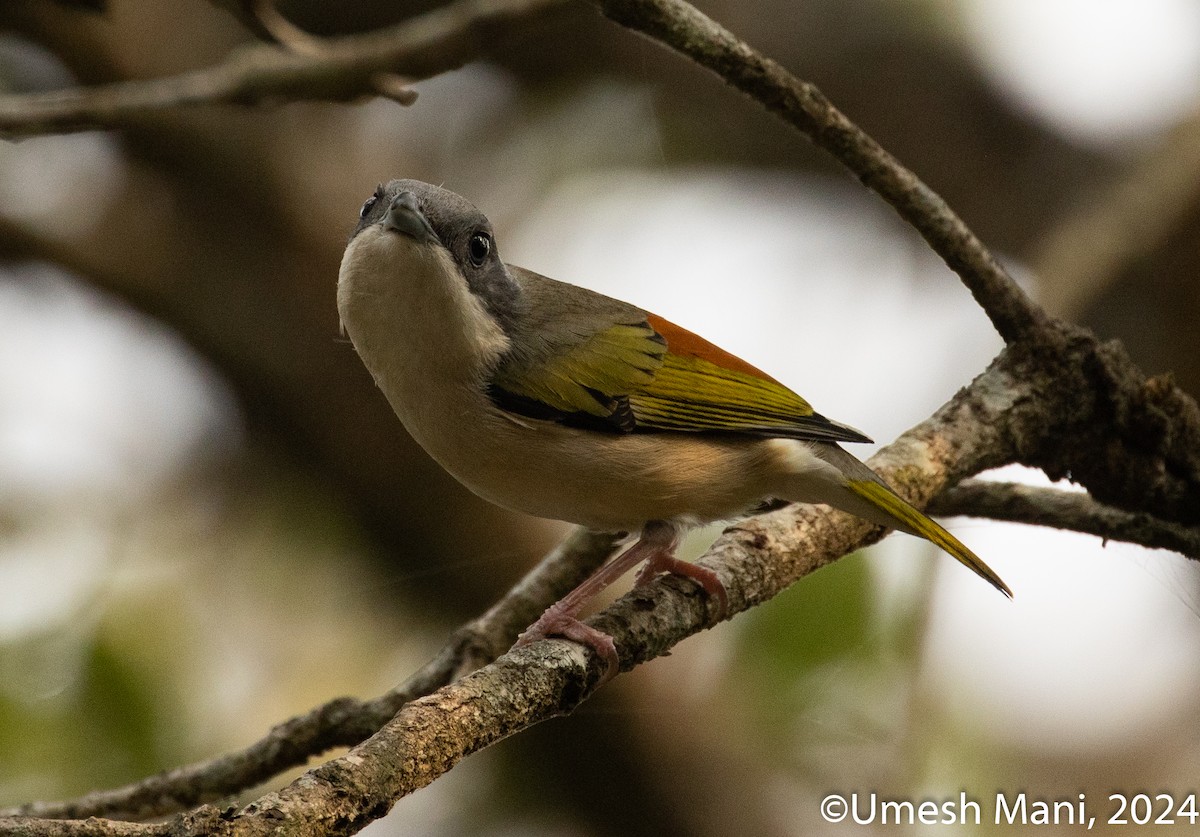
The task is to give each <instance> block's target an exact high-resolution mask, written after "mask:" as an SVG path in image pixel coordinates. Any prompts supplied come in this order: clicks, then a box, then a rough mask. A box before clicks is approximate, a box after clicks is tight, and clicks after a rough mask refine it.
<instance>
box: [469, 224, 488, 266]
mask: <svg viewBox="0 0 1200 837" xmlns="http://www.w3.org/2000/svg"><path fill="white" fill-rule="evenodd" d="M491 253H492V237H491V236H490V235H488V234H487V233H483V232H477V233H475V234H474V235H473V236H471V240H470V241H468V242H467V255H468V256H470V257H471V264H473V265H474V266H475V267H482V266H483V263H484V262H486V261H487V257H488V256H490V255H491Z"/></svg>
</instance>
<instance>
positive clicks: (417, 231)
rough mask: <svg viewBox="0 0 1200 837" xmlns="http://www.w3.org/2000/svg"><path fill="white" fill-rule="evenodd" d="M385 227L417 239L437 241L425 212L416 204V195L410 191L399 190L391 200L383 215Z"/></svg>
mask: <svg viewBox="0 0 1200 837" xmlns="http://www.w3.org/2000/svg"><path fill="white" fill-rule="evenodd" d="M383 226H384V228H385V229H389V230H395V231H396V232H399V233H404V234H405V235H408V236H412V237H413V238H415V239H416V240H417V241H426V240H431V241H437V233H435V232H434V231H433V227H431V226H429V221H428V220H427V219H426V218H425V214H424V213H423V212H421V209H420V207H419V206H417V196H416V195H414V194H413V193H412V192H401V193H400V194H398V195H396V197H395V198H394V199H393V200H392V205H391V206H390V207H388V211H387V214H386V215H384V216H383Z"/></svg>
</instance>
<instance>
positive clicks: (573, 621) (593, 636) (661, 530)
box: [513, 520, 724, 679]
mask: <svg viewBox="0 0 1200 837" xmlns="http://www.w3.org/2000/svg"><path fill="white" fill-rule="evenodd" d="M678 543H679V532H678V531H677V530H676V528H675V527H674V526H672V525H671V524H669V523H664V522H662V521H659V520H652V521H650V522H649V523H647V524H646V525H645V526H644V527H642V534H641V537H639V538H638V539H637V542H636V543H635V544H634V545H633V546H631V547H629V549H627V550H625V551H624V552H622V553H621V554H620V555H618V556H617V557H616V558H614V559H613V560H612V561H610V562H608V563H607V564H605V565H604V566H603V567H601V568H600V569H598V570H597V571H596V572H595V573H593V574H592V575H591V577H589V578H588V579H587V580H586V581H584V582H583V583H582V584H580V585H579V586H578V587H576V588H575V589H574V590H572V591H571V592H570V593H568V594H567V595H565V596H563V598H562V599H560V600H559V601H557V602H555V603H554V604H552V605H550V607H548V608H546V612H545V613H543V614H542V615H541V617H540V618H539V619H538V620H537V621H536V622H534V623H533V624H532V625H530V626H529V627H528V628H526V629H525V631H524V632H522V634H521V635H520V636H519V637H517V642H516V645H514V646H513V647H514V648H516V647H519V646H521V645H528V644H529V643H531V642H536V641H537V640H539V639H544V638H545V637H547V636H562V637H566V638H567V639H570V640H574V641H575V642H579V643H582V644H584V645H587V646H590V647H591V648H594V649H595V651H596V653H597V654H599V655H600V656H601V657H603V658H604V659H605V660H607V661H608V674H607V675H606V677H605V679H607V678H609V677H612V676H613V675H614V674H616V673H617V667H618V664H619V659H618V657H617V647H616V646H615V645H614V644H613V640H612V637H610V636H609V635H608V634H606V633H604V632H603V631H598V630H596V629H595V628H592V627H590V626H588V625H585V624H583V623H582V622H580V621H579V619H578V616H579V611H580V610H582V609H583V606H584V605H585V604H587V603H588V602H589V601H590V600H591V599H592V598H594V597H595V596H597V595H599V594H600V593H601V592H602V591H603V590H604V589H605V588H606V587H608V586H609V585H610V584H612V583H613V582H614V581H616V580H617V579H618V578H620V577H621V576H623V575H625V573H627V572H629V571H630V570H631V569H633V568H634V567H636V566H637V565H638V564H640V563H641V562H642V561H647V560H648V561H650V562H651V563H653V564H655V565H656V566H659V565H661V561H662V559H660V558H659V556H665V557H666V560H667V561H668V562H670V561H674V560H675V558H674V552H675V546H676V544H678ZM679 563H682V564H686V565H687V566H688V567H692V568H693V569H699V568H696V567H694V565H692V564H688V563H687V562H686V561H681V562H679ZM664 569H667V570H670V571H672V572H674V571H675V570H673V569H671V568H670V567H668V566H662V569H659V570H656V572H662V571H663V570H664ZM706 572H707V571H706ZM683 574H687V573H686V572H685V573H683ZM690 577H693V576H691V575H689V578H690ZM638 579H639V582H640V580H641V575H640V574H639V576H638ZM714 579H715V576H714ZM700 583H701V584H704V582H703V581H701V582H700ZM716 583H717V585H718V586H719V585H720V582H719V581H718V582H716ZM704 586H705V589H706V590H707V589H708V585H704ZM721 593H722V594H724V588H721Z"/></svg>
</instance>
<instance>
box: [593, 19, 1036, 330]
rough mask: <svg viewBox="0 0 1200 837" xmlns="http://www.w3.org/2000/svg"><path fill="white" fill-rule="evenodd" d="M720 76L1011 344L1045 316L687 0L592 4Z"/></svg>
mask: <svg viewBox="0 0 1200 837" xmlns="http://www.w3.org/2000/svg"><path fill="white" fill-rule="evenodd" d="M590 2H592V3H593V4H594V5H596V6H598V7H599V8H600V10H601V11H602V12H603V13H604V14H605V15H606V16H607V17H609V18H610V19H612V20H613V21H615V22H616V23H619V24H621V25H622V26H625V27H628V28H629V29H633V30H636V31H638V32H642V33H643V34H645V35H648V36H649V37H650V38H651V39H653V40H656V41H659V42H661V43H663V44H665V45H666V46H669V47H671V48H672V49H674V50H676V51H677V52H680V53H682V54H683V55H685V56H687V57H688V58H690V59H692V60H693V61H695V62H696V63H697V64H699V65H701V66H702V67H706V68H707V69H709V70H711V71H712V72H714V73H716V74H717V75H718V76H720V77H721V78H722V79H724V80H725V81H726V82H727V83H728V84H730V85H732V86H733V87H735V88H737V89H738V90H740V91H741V92H742V93H745V94H746V95H747V96H749V97H750V98H751V99H754V100H755V101H757V102H758V103H760V104H761V105H763V107H765V108H767V110H769V111H770V112H771V113H774V114H775V115H776V116H778V117H779V118H780V119H782V120H784V121H785V122H787V123H788V124H789V125H791V126H793V127H794V128H796V129H798V130H799V131H801V132H802V133H803V134H804V135H805V136H807V137H808V138H809V139H811V140H812V141H813V142H814V143H815V144H816V145H818V146H820V147H821V148H823V149H824V150H826V151H828V152H829V153H830V154H832V155H833V156H834V157H835V158H837V160H838V161H839V162H841V163H842V164H843V165H844V166H846V168H848V169H849V170H850V171H851V172H853V173H854V175H855V176H856V177H857V178H858V179H859V180H861V181H862V182H863V184H864V185H865V186H867V188H869V189H872V190H874V191H875V192H877V193H878V194H879V195H880V196H881V197H882V198H883V199H884V200H885V201H887V202H888V203H889V204H890V205H891V206H892V208H893V209H895V210H896V212H898V213H899V214H900V217H902V218H903V219H904V220H905V221H907V222H908V223H909V224H911V225H912V226H913V227H914V228H915V229H916V230H917V231H918V232H919V233H920V234H921V235H922V236H923V237H924V238H925V240H926V241H927V242H929V246H930V247H932V248H933V250H934V251H935V252H936V253H937V254H938V255H939V256H941V257H942V258H943V259H944V260H945V262H946V264H948V265H949V266H950V268H951V269H952V270H954V272H955V273H957V274H958V275H959V276H960V277H962V280H963V282H964V283H965V284H966V286H967V288H968V289H969V290H970V291H971V294H972V295H973V296H974V297H975V300H976V301H977V302H978V303H979V305H980V306H981V307H982V308H983V310H984V311H985V312H986V313H987V315H988V317H989V318H990V319H991V321H992V324H993V325H994V326H995V328H996V331H998V332H999V333H1000V336H1001V337H1003V338H1004V341H1005V342H1006V343H1012V342H1013V341H1015V340H1017V339H1019V338H1020V337H1021V336H1022V335H1024V334H1026V333H1028V332H1030V331H1031V330H1035V329H1037V328H1039V327H1041V326H1043V325H1044V324H1045V323H1046V321H1047V320H1048V317H1047V316H1046V313H1045V312H1044V311H1043V310H1042V309H1041V308H1040V307H1039V306H1038V305H1037V304H1036V303H1034V302H1033V301H1032V300H1031V299H1030V298H1029V297H1028V296H1027V295H1026V294H1025V292H1024V291H1022V290H1021V289H1020V287H1018V286H1017V284H1016V282H1014V281H1013V280H1012V277H1010V276H1009V275H1008V273H1007V272H1006V271H1005V270H1004V268H1003V267H1001V266H1000V263H999V262H998V261H997V260H996V257H995V256H994V255H992V253H991V251H990V250H988V248H987V247H986V246H984V244H983V242H981V241H980V240H979V239H978V238H977V237H976V236H975V234H974V233H973V232H971V230H970V229H969V228H968V227H967V225H966V224H964V223H963V221H962V219H961V218H959V217H958V216H957V215H956V214H955V213H954V211H953V210H952V209H950V207H949V206H948V205H947V204H946V202H945V201H944V200H942V198H941V197H940V196H938V195H937V193H935V192H934V191H933V190H932V189H930V188H929V187H928V186H926V185H925V184H924V183H923V182H921V180H920V178H918V177H917V176H916V175H915V174H914V173H913V172H911V171H909V170H908V169H907V168H905V167H904V166H903V165H901V164H900V162H899V161H898V160H896V158H895V157H893V156H892V155H891V154H889V153H888V152H887V151H885V150H884V149H883V147H882V146H880V145H879V143H877V142H875V140H874V139H872V138H871V137H870V136H868V135H867V134H866V133H865V132H864V131H863V130H862V129H861V128H859V127H858V126H857V125H855V124H854V123H853V122H851V121H850V119H848V118H847V117H846V115H845V114H843V113H842V112H841V111H839V110H838V109H837V108H836V107H834V106H833V103H832V102H830V101H829V100H828V99H826V98H825V96H824V95H823V94H822V93H821V91H820V90H818V89H817V88H816V86H815V85H813V84H811V83H809V82H807V81H801V80H800V79H798V78H796V77H795V76H793V75H791V74H790V73H788V72H787V70H785V69H784V68H783V67H781V66H780V65H779V64H777V63H776V62H775V61H772V60H771V59H770V58H767V57H766V56H764V55H762V54H761V53H759V52H757V51H756V50H754V49H753V48H751V47H750V46H749V45H748V44H746V43H745V42H743V41H741V40H739V39H738V38H737V37H736V36H735V35H734V34H733V33H732V32H730V31H729V30H727V29H725V28H723V27H722V26H721V25H720V24H718V23H716V22H715V21H713V20H711V19H710V18H708V17H706V16H705V15H704V14H702V13H701V12H700V11H698V10H697V9H696V8H695V7H693V6H691V5H689V4H688V3H686V2H684V0H590Z"/></svg>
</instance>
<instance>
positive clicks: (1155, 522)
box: [929, 480, 1200, 559]
mask: <svg viewBox="0 0 1200 837" xmlns="http://www.w3.org/2000/svg"><path fill="white" fill-rule="evenodd" d="M929 511H931V512H933V513H935V514H942V515H959V514H961V515H969V516H971V517H988V518H991V519H993V520H1006V521H1010V522H1012V523H1029V524H1031V525H1034V526H1050V527H1053V528H1055V529H1070V530H1071V531H1074V532H1084V533H1086V534H1089V535H1096V536H1097V537H1101V538H1104V539H1105V540H1116V541H1124V542H1126V543H1136V544H1141V545H1142V546H1149V547H1152V548H1154V549H1170V550H1173V551H1175V552H1178V553H1180V554H1181V555H1186V556H1187V557H1189V558H1197V559H1200V527H1196V526H1184V525H1182V524H1179V523H1173V522H1171V521H1169V520H1161V519H1159V518H1157V517H1154V516H1153V515H1151V514H1148V513H1146V512H1129V511H1125V510H1123V509H1118V508H1113V507H1112V506H1107V505H1105V504H1103V503H1100V502H1097V501H1096V500H1094V499H1092V498H1091V497H1090V496H1088V495H1087V494H1084V493H1081V492H1077V491H1063V490H1061V489H1057V488H1043V487H1039V486H1032V485H1020V484H1019V483H1006V482H989V481H987V480H965V481H964V482H961V483H959V484H958V485H956V486H955V487H954V488H951V489H950V490H949V491H947V492H946V493H944V494H942V495H940V496H938V497H936V498H935V499H934V500H933V502H931V503H930V504H929Z"/></svg>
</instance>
